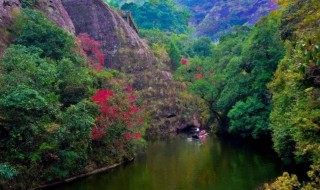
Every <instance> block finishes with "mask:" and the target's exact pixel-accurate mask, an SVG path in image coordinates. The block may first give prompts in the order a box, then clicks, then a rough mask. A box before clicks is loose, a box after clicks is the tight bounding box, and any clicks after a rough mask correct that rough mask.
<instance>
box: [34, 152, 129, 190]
mask: <svg viewBox="0 0 320 190" xmlns="http://www.w3.org/2000/svg"><path fill="white" fill-rule="evenodd" d="M133 160H134V158H131V159H129V160H126V161H123V162H120V163H116V164H112V165H110V166H106V167H103V168H99V169H95V170H93V171H91V172H88V173H84V174H80V175H77V176H73V177H70V178H67V179H64V180H61V181H58V182H54V183H50V184H47V185H43V186H41V187H37V188H32V189H31V190H41V189H46V188H51V187H54V186H58V185H63V184H66V183H70V182H73V181H76V180H79V179H82V178H85V177H89V176H91V175H95V174H99V173H102V172H106V171H108V170H111V169H113V168H116V167H119V166H121V165H123V164H126V163H129V162H132V161H133Z"/></svg>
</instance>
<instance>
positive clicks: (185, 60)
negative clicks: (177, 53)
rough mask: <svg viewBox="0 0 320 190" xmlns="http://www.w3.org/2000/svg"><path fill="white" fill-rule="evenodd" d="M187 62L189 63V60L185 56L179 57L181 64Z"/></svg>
mask: <svg viewBox="0 0 320 190" xmlns="http://www.w3.org/2000/svg"><path fill="white" fill-rule="evenodd" d="M188 63H189V60H188V59H186V58H182V59H181V64H182V65H188Z"/></svg>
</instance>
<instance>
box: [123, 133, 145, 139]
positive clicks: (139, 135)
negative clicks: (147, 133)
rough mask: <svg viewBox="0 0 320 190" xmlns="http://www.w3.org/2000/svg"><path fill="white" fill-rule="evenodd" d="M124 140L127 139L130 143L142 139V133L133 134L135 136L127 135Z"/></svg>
mask: <svg viewBox="0 0 320 190" xmlns="http://www.w3.org/2000/svg"><path fill="white" fill-rule="evenodd" d="M124 139H125V141H130V140H131V139H141V134H140V133H133V134H130V133H127V134H126V135H125V136H124Z"/></svg>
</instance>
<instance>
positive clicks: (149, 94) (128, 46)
mask: <svg viewBox="0 0 320 190" xmlns="http://www.w3.org/2000/svg"><path fill="white" fill-rule="evenodd" d="M62 3H63V5H64V7H65V9H66V10H67V12H68V14H69V15H70V17H71V19H72V21H73V23H74V26H75V30H76V34H80V33H87V34H89V35H90V37H92V38H93V39H95V40H97V41H99V42H100V43H101V47H102V52H103V53H104V55H105V66H106V67H109V68H113V69H118V70H120V71H122V72H124V73H126V74H127V76H128V77H127V78H128V81H127V83H128V84H130V85H132V86H133V88H134V89H135V90H137V91H138V93H139V94H140V96H141V97H142V98H143V99H144V100H145V105H146V106H147V108H146V109H147V111H148V112H149V113H150V115H151V117H152V121H151V126H150V128H149V129H150V130H149V132H150V133H153V134H159V133H167V132H175V131H176V130H177V129H181V128H184V127H186V126H188V125H193V124H194V121H195V120H194V117H193V116H194V113H193V112H190V109H189V107H188V106H189V105H188V103H190V102H185V101H184V100H183V99H182V98H181V94H180V93H181V92H183V91H186V90H187V87H186V85H183V84H181V83H179V82H175V81H174V80H173V79H172V76H171V74H170V72H169V69H168V68H167V67H166V66H165V65H163V64H162V65H161V64H159V62H158V61H157V60H156V58H155V56H154V55H153V53H152V52H151V50H150V49H149V47H148V46H147V45H146V43H145V42H143V41H142V40H141V39H140V37H139V36H138V34H137V33H136V32H135V31H134V30H133V29H132V28H131V27H130V26H129V24H128V23H126V22H125V21H124V20H123V19H122V17H121V16H120V15H118V13H117V12H115V11H113V10H112V9H111V8H110V7H109V6H108V5H106V4H105V3H103V2H102V1H101V0H62Z"/></svg>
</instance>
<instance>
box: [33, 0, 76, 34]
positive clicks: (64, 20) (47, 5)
mask: <svg viewBox="0 0 320 190" xmlns="http://www.w3.org/2000/svg"><path fill="white" fill-rule="evenodd" d="M35 8H36V9H38V10H40V11H41V12H43V13H44V14H45V15H46V16H47V17H48V18H49V19H50V20H51V21H53V22H54V23H56V24H57V25H58V26H59V27H61V28H63V29H65V30H66V31H68V32H70V33H73V34H74V33H75V28H74V25H73V22H72V21H71V19H70V17H69V15H68V13H67V11H66V10H65V9H64V7H63V5H62V3H61V0H41V1H38V2H37V5H36V7H35Z"/></svg>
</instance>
